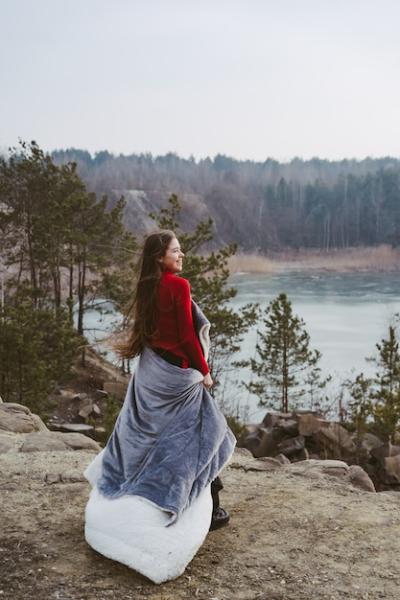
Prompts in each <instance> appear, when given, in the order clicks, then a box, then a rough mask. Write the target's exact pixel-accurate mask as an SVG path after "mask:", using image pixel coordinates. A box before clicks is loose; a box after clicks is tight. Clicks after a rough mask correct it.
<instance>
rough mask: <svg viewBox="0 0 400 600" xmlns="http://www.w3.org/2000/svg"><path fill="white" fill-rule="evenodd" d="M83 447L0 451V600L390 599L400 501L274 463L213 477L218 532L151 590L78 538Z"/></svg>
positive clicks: (396, 578)
mask: <svg viewBox="0 0 400 600" xmlns="http://www.w3.org/2000/svg"><path fill="white" fill-rule="evenodd" d="M93 456H94V455H93V453H89V452H82V451H76V452H52V453H50V452H35V453H31V454H26V453H18V452H8V453H6V454H3V455H1V456H0V494H1V512H0V531H1V541H0V599H2V598H4V599H7V600H8V599H10V600H11V599H13V600H26V599H31V598H34V599H36V600H42V599H43V600H53V599H54V600H55V599H57V600H67V599H68V600H80V599H82V600H103V599H104V600H106V599H118V600H142V599H146V600H150V599H151V600H181V599H189V598H194V599H196V598H197V599H199V600H203V599H204V600H205V599H209V600H212V599H213V600H231V599H235V600H236V599H237V600H252V599H254V600H255V599H258V600H292V599H293V600H319V599H330V600H336V599H339V598H346V599H359V598H361V599H368V600H372V599H375V598H385V599H393V600H398V599H399V598H400V587H399V583H400V567H399V561H398V556H399V552H400V512H399V508H400V494H398V493H396V492H384V493H380V494H374V493H369V492H364V491H361V490H358V489H356V488H353V487H352V486H351V485H350V484H348V483H346V482H344V481H342V480H340V479H337V478H334V477H328V476H322V475H318V476H314V477H310V476H309V475H308V476H306V475H305V474H304V473H303V474H302V473H301V472H300V471H296V470H293V468H292V466H291V465H287V466H286V465H285V466H283V467H282V468H280V469H278V470H277V471H274V472H257V471H245V470H244V469H243V464H244V463H243V460H244V458H243V457H242V456H238V455H236V454H235V457H234V459H233V461H232V463H231V466H230V467H228V468H227V469H226V470H225V471H224V474H223V481H224V485H225V489H224V490H223V491H222V493H221V497H222V504H223V506H224V507H226V508H227V509H228V510H229V511H230V512H231V516H232V518H231V523H230V525H229V526H228V527H225V528H223V529H220V530H217V531H214V532H212V533H210V534H209V535H208V537H207V539H206V541H205V543H204V544H203V546H202V547H201V549H200V550H199V552H198V554H197V555H196V556H195V558H194V559H193V561H192V562H191V564H190V565H189V566H188V568H187V570H186V572H185V573H184V574H183V575H182V576H181V577H180V578H178V579H176V580H174V581H170V582H168V583H165V584H162V585H159V586H157V585H155V584H153V583H151V582H150V581H149V580H147V579H146V578H144V577H142V576H141V575H139V574H137V573H136V572H134V571H132V570H130V569H129V568H127V567H125V566H123V565H120V564H118V563H116V562H113V561H111V560H108V559H106V558H104V557H102V556H101V555H100V554H98V553H96V552H95V551H93V550H92V549H91V548H90V547H89V546H88V545H87V544H86V542H85V539H84V534H83V529H84V509H85V504H86V502H87V499H88V496H89V492H90V486H89V484H88V483H87V482H86V480H84V479H83V477H82V471H83V470H84V468H85V467H86V465H87V464H88V463H89V462H90V461H91V460H92V458H93Z"/></svg>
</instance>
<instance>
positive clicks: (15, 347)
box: [0, 290, 83, 416]
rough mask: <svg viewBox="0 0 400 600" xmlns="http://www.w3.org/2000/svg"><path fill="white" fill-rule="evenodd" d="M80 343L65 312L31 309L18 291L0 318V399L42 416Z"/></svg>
mask: <svg viewBox="0 0 400 600" xmlns="http://www.w3.org/2000/svg"><path fill="white" fill-rule="evenodd" d="M82 341H83V340H82V338H80V336H78V335H77V333H76V332H75V331H74V330H73V328H72V327H71V324H70V321H69V318H68V314H67V312H66V311H65V309H64V310H59V311H57V313H54V310H53V309H52V308H34V307H33V306H32V303H31V299H30V297H29V295H28V294H26V295H25V297H24V295H23V294H22V292H21V290H20V291H19V293H18V295H16V296H15V297H14V298H13V302H12V303H11V302H7V303H6V304H5V306H4V307H3V309H2V314H1V317H0V396H1V397H2V398H3V400H4V401H5V402H18V403H22V404H24V405H26V406H28V407H29V408H30V409H31V410H32V411H34V412H36V413H39V414H41V415H42V416H45V414H46V411H47V409H48V408H49V405H48V394H49V392H51V390H52V388H53V387H54V385H55V383H62V382H63V381H65V380H66V378H68V376H69V373H70V369H71V367H72V364H73V362H74V359H75V357H76V354H77V351H78V347H79V345H81V344H82Z"/></svg>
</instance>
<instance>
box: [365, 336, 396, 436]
mask: <svg viewBox="0 0 400 600" xmlns="http://www.w3.org/2000/svg"><path fill="white" fill-rule="evenodd" d="M376 348H377V350H378V356H377V357H375V358H373V359H372V360H373V362H375V364H376V366H377V371H376V374H375V378H374V387H373V389H372V391H371V394H370V398H371V400H372V401H373V403H374V407H373V417H374V421H375V426H376V430H377V432H378V433H379V434H381V435H383V436H384V437H385V438H386V439H390V440H391V439H393V436H394V434H395V432H396V431H398V429H399V426H400V352H399V341H398V339H397V333H396V328H395V327H394V326H393V325H390V326H389V331H388V338H387V339H383V340H381V343H380V344H376Z"/></svg>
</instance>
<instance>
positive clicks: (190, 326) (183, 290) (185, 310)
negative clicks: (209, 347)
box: [174, 277, 209, 375]
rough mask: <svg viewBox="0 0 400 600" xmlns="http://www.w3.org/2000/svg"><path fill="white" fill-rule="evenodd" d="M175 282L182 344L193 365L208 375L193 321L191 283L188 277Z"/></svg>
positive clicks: (177, 316) (178, 278)
mask: <svg viewBox="0 0 400 600" xmlns="http://www.w3.org/2000/svg"><path fill="white" fill-rule="evenodd" d="M174 283H175V285H174V288H175V293H176V318H177V323H178V332H179V341H180V345H181V346H182V348H183V350H184V351H185V353H186V354H187V355H188V356H189V357H190V360H191V363H192V364H193V366H194V367H196V369H198V370H199V371H200V372H201V373H202V374H203V375H207V373H208V372H209V368H208V365H207V362H206V360H205V358H204V355H203V351H202V349H201V345H200V342H199V339H198V337H197V335H196V331H195V328H194V323H193V315H192V303H191V296H190V284H189V282H188V280H187V279H183V278H181V277H177V278H176V279H175V282H174Z"/></svg>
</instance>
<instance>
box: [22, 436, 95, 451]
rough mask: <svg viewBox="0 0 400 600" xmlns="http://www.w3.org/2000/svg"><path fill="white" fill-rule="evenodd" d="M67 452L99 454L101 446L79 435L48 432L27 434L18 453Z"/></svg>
mask: <svg viewBox="0 0 400 600" xmlns="http://www.w3.org/2000/svg"><path fill="white" fill-rule="evenodd" d="M69 450H70V451H72V450H89V451H92V452H100V450H101V446H100V445H99V444H98V443H97V442H95V441H94V440H92V439H91V438H89V437H87V436H86V435H82V434H81V433H58V432H55V431H48V432H41V433H30V434H28V435H27V436H26V437H25V440H24V442H23V444H22V446H21V447H20V449H19V451H20V452H57V451H64V452H65V451H69Z"/></svg>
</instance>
